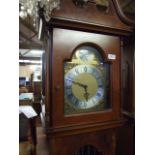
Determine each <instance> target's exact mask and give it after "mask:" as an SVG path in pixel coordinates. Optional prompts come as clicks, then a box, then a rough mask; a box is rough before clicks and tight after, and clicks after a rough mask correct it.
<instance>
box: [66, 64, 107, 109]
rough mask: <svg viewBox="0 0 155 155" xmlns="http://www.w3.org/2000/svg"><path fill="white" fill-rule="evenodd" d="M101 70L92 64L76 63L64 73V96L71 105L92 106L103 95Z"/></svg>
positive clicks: (75, 106) (98, 101)
mask: <svg viewBox="0 0 155 155" xmlns="http://www.w3.org/2000/svg"><path fill="white" fill-rule="evenodd" d="M103 86H104V85H103V78H102V74H101V72H100V71H99V70H98V69H97V68H96V67H94V66H92V65H77V66H76V67H73V68H72V69H71V70H69V71H68V72H67V74H66V75H65V93H66V94H65V96H66V99H67V101H68V102H69V104H70V105H71V106H73V107H74V108H78V109H88V108H92V107H94V106H96V105H98V104H99V103H100V101H102V99H103V97H104V87H103Z"/></svg>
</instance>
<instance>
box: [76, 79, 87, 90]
mask: <svg viewBox="0 0 155 155" xmlns="http://www.w3.org/2000/svg"><path fill="white" fill-rule="evenodd" d="M73 83H74V84H76V85H78V86H80V87H82V88H84V89H86V88H87V85H85V84H82V83H80V82H76V81H73Z"/></svg>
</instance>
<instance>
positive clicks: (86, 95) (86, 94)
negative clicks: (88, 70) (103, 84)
mask: <svg viewBox="0 0 155 155" xmlns="http://www.w3.org/2000/svg"><path fill="white" fill-rule="evenodd" d="M83 96H84V97H85V99H86V101H88V97H89V93H88V92H87V86H86V88H85V93H84V94H83Z"/></svg>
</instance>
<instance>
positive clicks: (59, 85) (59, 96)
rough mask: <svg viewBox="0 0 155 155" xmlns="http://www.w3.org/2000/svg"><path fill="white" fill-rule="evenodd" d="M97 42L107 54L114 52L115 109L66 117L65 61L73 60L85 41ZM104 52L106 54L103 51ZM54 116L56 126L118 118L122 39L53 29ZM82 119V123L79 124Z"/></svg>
mask: <svg viewBox="0 0 155 155" xmlns="http://www.w3.org/2000/svg"><path fill="white" fill-rule="evenodd" d="M84 42H85V43H88V42H91V43H94V44H96V45H98V46H100V47H101V48H102V49H104V50H103V51H105V55H106V57H108V54H109V53H111V52H113V54H116V57H117V59H116V60H114V61H112V71H113V73H112V89H113V91H112V94H113V97H112V98H113V110H112V111H111V112H104V113H102V112H101V113H89V114H85V115H74V116H70V117H65V116H64V98H63V96H64V89H63V86H64V78H63V77H64V75H63V73H64V71H63V65H64V61H65V60H70V59H71V56H72V54H73V53H72V52H73V51H74V50H75V48H76V47H77V46H79V45H80V44H83V43H84ZM103 55H104V54H103ZM52 80H53V85H52V94H51V96H53V97H52V115H53V116H52V118H53V126H54V127H62V126H68V125H80V124H88V123H93V122H104V121H108V120H119V119H120V117H121V114H120V38H119V37H116V36H108V35H100V34H94V33H87V32H79V31H74V30H66V29H60V28H54V29H53V62H52ZM79 122H80V123H79Z"/></svg>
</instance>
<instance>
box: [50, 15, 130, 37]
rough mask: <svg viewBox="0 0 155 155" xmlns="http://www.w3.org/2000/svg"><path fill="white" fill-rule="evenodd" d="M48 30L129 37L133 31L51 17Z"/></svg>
mask: <svg viewBox="0 0 155 155" xmlns="http://www.w3.org/2000/svg"><path fill="white" fill-rule="evenodd" d="M48 25H49V30H50V31H52V29H53V27H57V28H65V29H70V30H79V31H84V32H94V33H99V34H113V35H120V36H130V35H131V33H132V32H133V29H132V28H131V29H122V28H116V27H108V26H105V25H101V24H95V23H90V22H84V21H78V20H73V19H67V18H62V17H56V16H55V17H53V18H52V19H51V21H50V22H49V24H48Z"/></svg>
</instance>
